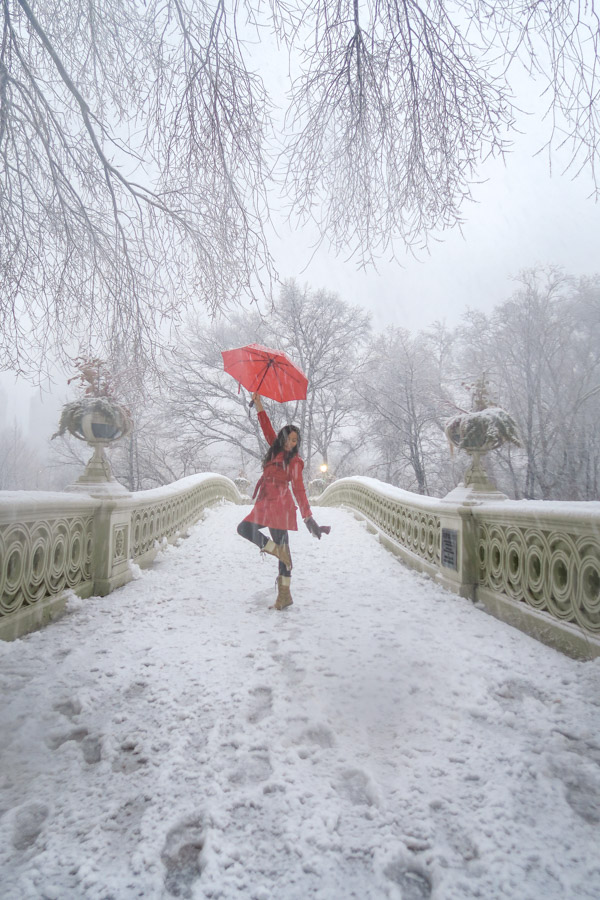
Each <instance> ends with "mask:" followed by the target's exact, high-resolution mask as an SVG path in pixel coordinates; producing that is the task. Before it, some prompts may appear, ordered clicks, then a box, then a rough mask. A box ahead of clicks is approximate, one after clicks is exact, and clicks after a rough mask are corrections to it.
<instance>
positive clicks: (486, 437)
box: [445, 406, 520, 455]
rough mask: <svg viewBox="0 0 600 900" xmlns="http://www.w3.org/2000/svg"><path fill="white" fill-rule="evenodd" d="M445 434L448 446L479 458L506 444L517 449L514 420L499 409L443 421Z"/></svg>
mask: <svg viewBox="0 0 600 900" xmlns="http://www.w3.org/2000/svg"><path fill="white" fill-rule="evenodd" d="M445 432H446V437H447V438H448V440H449V441H450V444H451V446H452V447H456V448H457V449H458V450H464V451H465V453H471V454H473V453H477V454H480V455H481V454H482V453H487V452H488V451H489V450H497V449H498V447H501V446H502V444H505V443H512V444H516V446H517V447H519V446H520V441H519V438H518V434H517V426H516V424H515V421H514V419H513V418H512V416H510V415H509V414H508V413H507V412H506V410H504V409H501V408H500V407H499V406H490V407H488V408H487V409H480V410H473V412H469V413H460V414H459V415H457V416H454V417H453V418H452V419H449V420H448V422H446V428H445Z"/></svg>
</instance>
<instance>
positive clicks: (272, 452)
mask: <svg viewBox="0 0 600 900" xmlns="http://www.w3.org/2000/svg"><path fill="white" fill-rule="evenodd" d="M292 431H295V432H296V434H297V435H298V443H297V444H296V446H295V447H294V449H293V450H290V451H288V452H286V451H284V449H283V448H284V445H285V442H286V441H287V439H288V437H289V435H290V432H292ZM300 440H301V436H300V429H299V428H298V426H297V425H284V426H283V428H282V429H281V431H280V432H279V434H278V435H277V437H276V438H275V440H274V442H273V443H272V444H271V446H270V447H269V449H268V451H267V455H266V456H265V458H264V459H263V469H264V467H265V466H266V465H267V463H270V462H271V460H272V459H275V457H276V456H277V454H278V453H282V452H283V464H284V466H285V467H286V468H287V467H288V466H289V464H290V462H291V461H292V460H293V458H294V457H295V456H296V454H297V453H298V450H299V449H300Z"/></svg>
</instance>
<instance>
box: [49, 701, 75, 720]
mask: <svg viewBox="0 0 600 900" xmlns="http://www.w3.org/2000/svg"><path fill="white" fill-rule="evenodd" d="M52 709H54V710H56V712H59V713H61V714H62V715H63V716H66V717H67V719H74V718H75V716H78V715H79V713H80V712H81V703H80V702H79V700H77V699H75V698H74V697H67V698H65V699H64V700H60V701H59V702H58V703H55V704H54V706H53V707H52Z"/></svg>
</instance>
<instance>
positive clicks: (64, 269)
mask: <svg viewBox="0 0 600 900" xmlns="http://www.w3.org/2000/svg"><path fill="white" fill-rule="evenodd" d="M0 21H1V23H2V35H1V38H0V166H1V170H0V224H1V227H2V235H3V245H2V250H1V256H0V333H1V334H2V338H1V343H0V352H1V354H2V365H3V366H6V367H9V368H13V369H15V370H17V371H23V370H26V369H27V370H29V371H30V372H31V371H32V370H35V368H36V363H37V362H38V360H39V359H43V358H44V356H45V355H46V354H47V353H48V352H49V351H50V350H57V348H65V347H68V346H70V345H71V344H73V342H75V343H79V342H83V344H84V345H85V344H93V345H96V346H98V345H100V344H102V343H103V342H104V343H106V342H110V341H111V340H112V339H113V338H118V339H119V340H124V341H125V342H126V343H127V345H128V347H129V348H130V352H134V350H133V348H136V351H135V352H140V353H141V352H143V351H148V350H149V349H152V348H153V347H154V346H155V345H156V343H157V342H160V341H161V340H164V337H165V329H166V328H167V327H168V325H169V324H170V322H171V321H172V320H173V319H175V318H177V317H178V316H179V314H180V313H181V311H182V309H183V308H185V307H186V305H188V304H189V303H191V302H192V301H199V302H201V303H203V304H205V305H206V306H207V307H208V308H209V309H213V310H214V309H216V308H219V307H223V306H224V305H226V304H227V303H228V301H231V300H236V299H238V298H239V296H240V295H241V294H242V293H243V292H244V291H245V292H247V293H249V294H250V295H251V296H258V295H263V294H264V293H268V292H269V285H270V283H271V277H272V275H273V266H272V262H271V259H270V255H269V250H268V246H267V241H266V238H265V233H264V230H263V227H264V223H265V221H267V220H268V216H269V199H270V193H269V191H270V189H271V188H272V186H273V181H274V180H276V179H277V178H278V177H282V179H283V183H284V184H285V189H286V191H287V192H288V195H289V197H290V199H291V204H292V206H291V212H292V215H293V216H295V217H299V218H300V220H305V219H313V220H315V221H316V223H317V225H318V227H319V229H320V232H321V235H322V237H323V239H324V240H326V241H328V242H330V243H331V245H332V246H333V247H334V248H335V249H336V250H338V251H340V250H342V249H343V250H344V251H345V252H350V254H352V253H355V254H357V260H358V262H359V263H366V262H367V261H369V260H371V259H372V258H373V257H374V256H375V255H377V254H379V253H381V252H384V251H386V252H388V251H390V250H393V248H394V246H395V244H396V242H400V245H408V246H414V245H421V244H423V243H426V241H427V236H428V234H429V233H430V232H431V231H436V230H439V229H441V228H446V227H451V226H453V225H455V224H457V223H459V222H460V220H461V216H462V212H461V209H462V204H463V201H464V199H465V198H466V197H468V196H469V192H470V183H471V181H472V180H473V178H474V177H475V174H476V170H477V167H478V165H479V163H480V161H481V160H482V159H483V158H485V156H486V155H489V154H497V153H500V154H501V153H503V152H504V150H505V149H506V146H507V141H508V140H509V137H510V131H511V128H513V126H514V122H515V108H514V106H513V102H514V101H513V91H512V87H513V82H512V81H511V79H512V78H513V75H514V74H515V72H516V71H518V67H519V66H520V67H521V69H523V67H524V68H525V70H526V72H528V73H529V75H531V76H532V77H534V76H535V77H537V78H541V90H542V92H543V95H544V96H545V97H546V98H548V112H549V115H548V117H547V121H549V123H550V125H549V128H550V131H549V133H548V138H547V143H546V146H547V147H548V149H549V151H552V150H553V149H554V147H555V145H557V144H566V145H567V149H568V152H569V154H570V155H569V157H568V159H569V160H570V164H571V166H572V169H573V171H574V172H578V171H579V169H580V168H582V167H583V166H588V167H589V168H590V169H591V172H592V175H593V176H594V178H595V177H596V169H597V161H598V149H599V145H598V126H599V119H598V116H599V112H598V110H599V106H598V97H599V96H600V93H599V90H598V88H599V84H598V62H597V61H598V58H599V56H600V54H599V33H600V30H599V27H598V16H597V12H596V9H595V4H594V2H593V0H589V2H586V3H573V2H568V0H557V2H547V3H533V4H531V3H527V2H524V0H503V2H500V3H498V2H490V0H421V2H418V0H403V2H402V3H398V2H395V0H316V2H315V3H314V4H308V3H304V2H301V0H291V2H288V0H271V2H270V3H269V4H259V3H257V2H253V0H231V2H228V0H160V2H159V0H144V2H142V0H70V2H68V3H65V2H63V0H45V2H44V3H41V2H39V0H3V2H2V6H1V14H0ZM267 29H269V30H273V31H275V33H276V34H277V36H278V37H279V38H280V39H282V40H283V41H284V42H287V46H288V48H289V52H290V60H291V62H290V71H291V76H292V80H291V85H290V95H291V101H290V110H289V118H288V127H287V128H286V129H284V131H283V133H277V132H276V130H274V129H273V127H272V126H273V122H272V120H271V108H270V97H269V96H268V94H267V91H266V89H265V85H264V83H263V79H262V77H261V76H260V74H258V72H257V71H256V70H257V64H256V55H257V54H256V44H257V43H260V40H261V36H262V34H264V33H265V31H266V30H267ZM270 63H271V59H269V62H268V64H269V65H270ZM274 131H275V134H274ZM276 148H277V150H278V151H280V153H281V156H280V161H281V165H280V166H279V167H277V166H275V165H274V160H273V157H274V154H275V149H276ZM161 329H162V330H161Z"/></svg>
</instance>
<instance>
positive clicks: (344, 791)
mask: <svg viewBox="0 0 600 900" xmlns="http://www.w3.org/2000/svg"><path fill="white" fill-rule="evenodd" d="M334 787H335V789H336V791H337V792H338V794H339V795H340V797H343V798H345V799H346V800H349V801H350V803H351V804H352V805H353V806H378V805H379V798H378V796H377V790H376V788H375V785H374V784H373V782H372V781H371V779H370V778H369V776H368V775H367V774H366V772H363V771H362V770H361V769H346V770H345V771H344V772H342V774H341V777H340V778H339V779H338V781H337V782H336V783H335V785H334Z"/></svg>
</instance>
